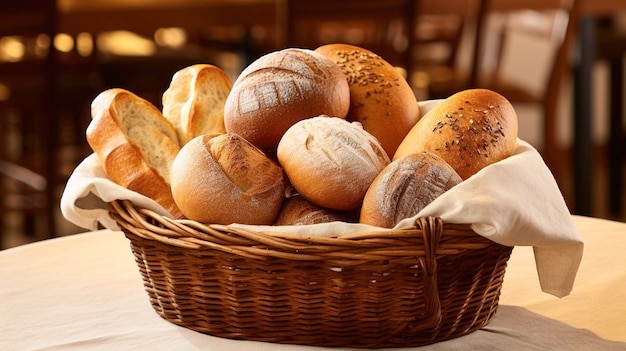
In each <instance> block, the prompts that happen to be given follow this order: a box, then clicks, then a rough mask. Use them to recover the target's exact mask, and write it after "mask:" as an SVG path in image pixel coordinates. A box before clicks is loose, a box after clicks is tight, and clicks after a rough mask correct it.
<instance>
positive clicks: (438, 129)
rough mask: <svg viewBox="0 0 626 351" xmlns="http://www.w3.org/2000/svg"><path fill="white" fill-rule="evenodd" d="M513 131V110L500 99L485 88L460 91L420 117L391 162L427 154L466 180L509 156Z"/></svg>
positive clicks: (497, 94)
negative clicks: (417, 154)
mask: <svg viewBox="0 0 626 351" xmlns="http://www.w3.org/2000/svg"><path fill="white" fill-rule="evenodd" d="M517 128H518V121H517V114H516V112H515V109H514V108H513V106H512V105H511V103H510V102H509V101H508V100H507V99H506V98H505V97H504V96H502V95H500V94H499V93H497V92H495V91H492V90H489V89H468V90H463V91H460V92H458V93H455V94H453V95H451V96H450V97H448V98H447V99H445V100H443V101H442V102H441V103H439V104H438V105H437V106H435V107H434V108H433V109H432V110H430V111H428V112H427V113H426V114H425V115H424V116H422V118H421V119H420V121H419V122H418V123H417V124H416V125H415V126H414V127H413V128H412V129H411V131H410V132H409V133H408V134H407V136H406V137H405V138H404V140H403V141H402V143H401V144H400V146H399V147H398V150H397V151H396V153H395V154H394V156H393V159H394V160H396V159H398V158H400V157H403V156H406V155H408V154H411V153H415V152H421V151H429V152H432V153H434V154H435V155H437V156H439V157H441V158H443V159H444V160H445V161H446V162H447V163H448V164H449V165H450V166H452V168H454V170H455V171H456V172H457V173H458V174H459V175H460V176H461V178H462V179H467V178H469V177H470V176H472V175H473V174H475V173H476V172H478V171H479V170H481V169H482V168H484V167H486V166H488V165H490V164H492V163H495V162H498V161H501V160H503V159H505V158H507V157H509V156H510V155H511V154H513V149H514V148H515V142H516V140H517V131H518V129H517Z"/></svg>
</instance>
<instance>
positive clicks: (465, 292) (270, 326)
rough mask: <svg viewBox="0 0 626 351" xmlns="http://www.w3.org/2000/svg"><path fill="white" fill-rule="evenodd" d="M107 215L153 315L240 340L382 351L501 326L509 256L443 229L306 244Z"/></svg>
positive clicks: (420, 224)
mask: <svg viewBox="0 0 626 351" xmlns="http://www.w3.org/2000/svg"><path fill="white" fill-rule="evenodd" d="M110 205H111V207H110V213H111V215H112V216H113V217H114V218H115V220H116V221H117V222H118V223H119V224H120V226H121V227H122V228H123V231H124V233H125V235H126V236H127V237H128V238H129V239H130V242H131V249H132V252H133V254H134V255H135V258H136V262H137V264H138V266H139V269H140V272H141V275H142V277H143V281H144V285H145V289H146V291H147V293H148V295H149V298H150V301H151V303H152V306H153V308H154V309H155V311H156V312H157V313H158V314H159V315H161V316H162V317H163V318H165V319H166V320H168V321H170V322H172V323H175V324H178V325H181V326H184V327H186V328H189V329H192V330H195V331H198V332H202V333H206V334H210V335H214V336H219V337H225V338H232V339H246V340H257V341H266V342H276V343H287V344H301V345H317V346H336V347H339V346H343V347H358V348H377V347H406V346H419V345H426V344H431V343H435V342H439V341H443V340H447V339H451V338H455V337H459V336H462V335H465V334H468V333H471V332H472V331H475V330H477V329H479V328H481V327H482V326H484V325H485V324H487V323H488V322H489V320H490V319H491V317H492V316H493V315H494V313H495V311H496V309H497V306H498V298H499V295H500V289H501V287H502V281H503V277H504V272H505V267H506V262H507V261H508V259H509V256H510V254H511V250H512V247H507V246H502V245H499V244H496V243H494V242H493V241H490V240H488V239H485V238H483V237H481V236H479V235H478V234H476V233H474V232H473V231H472V230H471V229H470V227H469V226H467V225H457V224H447V223H446V224H444V223H443V222H442V221H441V220H440V219H438V218H421V219H419V220H418V221H417V222H416V225H415V227H414V228H410V229H405V230H393V231H386V232H384V233H381V232H372V233H359V234H352V235H342V236H339V237H305V236H300V235H294V234H282V233H261V232H254V231H249V230H243V229H241V228H236V227H233V226H225V225H202V224H199V223H197V222H194V221H173V220H169V219H167V218H164V217H162V216H159V215H158V214H155V213H153V212H151V211H147V210H141V209H136V208H134V207H133V205H132V204H131V203H129V202H127V201H115V202H113V203H111V204H110Z"/></svg>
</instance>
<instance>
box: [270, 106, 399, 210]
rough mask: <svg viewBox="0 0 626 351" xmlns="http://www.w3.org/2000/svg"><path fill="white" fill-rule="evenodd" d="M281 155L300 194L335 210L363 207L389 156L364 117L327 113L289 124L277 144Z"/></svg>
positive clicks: (282, 163)
mask: <svg viewBox="0 0 626 351" xmlns="http://www.w3.org/2000/svg"><path fill="white" fill-rule="evenodd" d="M277 157H278V161H279V162H280V164H281V165H282V166H283V169H284V170H285V173H286V174H287V177H288V178H289V180H290V181H291V184H292V185H293V186H294V188H295V189H296V190H297V191H298V192H299V193H300V194H301V195H302V196H304V197H305V198H306V199H308V200H309V201H311V202H313V203H315V204H316V205H318V206H321V207H325V208H329V209H334V210H354V209H357V208H358V207H360V206H361V201H363V197H364V196H365V192H366V191H367V188H368V187H369V186H370V184H371V183H372V181H373V180H374V178H376V176H377V175H378V173H380V171H382V170H383V168H385V166H387V164H389V162H390V161H389V157H388V156H387V153H385V150H384V149H383V148H382V146H381V145H380V143H379V142H378V140H376V138H374V137H373V136H372V135H371V134H369V133H368V132H366V131H365V130H364V129H363V127H362V126H361V124H360V123H358V122H348V121H346V120H344V119H341V118H333V117H324V116H319V117H314V118H310V119H306V120H303V121H300V122H298V123H296V124H294V125H293V126H292V127H291V128H289V129H288V130H287V132H286V133H285V135H284V136H283V138H282V139H281V140H280V143H279V144H278V149H277Z"/></svg>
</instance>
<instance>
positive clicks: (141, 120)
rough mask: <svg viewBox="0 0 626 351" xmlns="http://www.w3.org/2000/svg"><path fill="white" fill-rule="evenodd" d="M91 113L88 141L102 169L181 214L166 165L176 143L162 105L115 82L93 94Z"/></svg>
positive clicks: (119, 182) (111, 176)
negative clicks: (94, 95) (171, 187)
mask: <svg viewBox="0 0 626 351" xmlns="http://www.w3.org/2000/svg"><path fill="white" fill-rule="evenodd" d="M91 116H92V120H91V122H90V123H89V126H88V127H87V131H86V136H87V142H88V143H89V145H90V146H91V148H92V149H93V151H94V153H95V154H96V155H97V156H98V159H99V160H100V163H101V164H102V168H103V169H104V172H105V173H106V175H107V176H108V177H109V178H110V179H111V180H112V181H113V182H115V183H117V184H119V185H121V186H123V187H125V188H127V189H130V190H132V191H135V192H138V193H140V194H142V195H144V196H147V197H149V198H151V199H153V200H154V201H156V202H157V203H158V204H160V205H161V206H162V207H163V208H165V209H166V210H168V211H169V212H170V214H171V215H172V216H174V217H176V218H180V217H182V213H181V212H180V210H179V209H178V206H176V203H175V202H174V199H173V198H172V193H171V189H170V169H171V165H172V162H173V161H174V158H175V157H176V154H177V153H178V151H179V149H180V148H179V146H178V138H177V136H176V131H175V130H174V127H173V126H172V124H171V123H170V122H169V121H168V120H167V119H166V118H165V117H163V115H162V114H161V111H159V109H158V108H156V107H155V106H154V105H152V104H151V103H150V102H148V101H146V100H144V99H142V98H140V97H139V96H137V95H135V94H133V93H132V92H130V91H127V90H124V89H118V88H114V89H109V90H105V91H103V92H101V93H100V94H99V95H98V96H97V97H96V98H95V99H94V100H93V102H92V105H91Z"/></svg>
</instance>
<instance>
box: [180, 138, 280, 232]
mask: <svg viewBox="0 0 626 351" xmlns="http://www.w3.org/2000/svg"><path fill="white" fill-rule="evenodd" d="M285 188H286V179H285V177H284V174H283V171H282V169H281V168H280V166H279V165H278V164H276V163H274V162H273V161H272V160H270V159H269V158H267V157H266V156H265V155H264V154H263V153H262V152H261V151H260V150H259V149H258V148H256V147H254V146H253V145H252V144H250V143H249V142H248V141H246V140H245V139H243V138H242V137H241V136H238V135H236V134H220V135H215V134H214V135H209V134H206V135H203V136H199V137H196V138H194V139H192V140H191V141H189V142H188V143H187V144H186V145H185V146H183V148H182V149H181V151H180V152H179V154H178V155H177V157H176V159H175V160H174V164H173V165H172V193H173V194H174V199H175V200H176V203H177V204H178V206H179V207H180V209H181V210H182V211H183V213H184V214H185V215H186V216H187V218H189V219H192V220H195V221H198V222H202V223H216V224H231V223H241V224H259V225H260V224H272V223H273V222H274V220H275V219H276V216H277V215H278V212H279V211H280V207H281V205H282V202H283V199H284V195H285Z"/></svg>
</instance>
